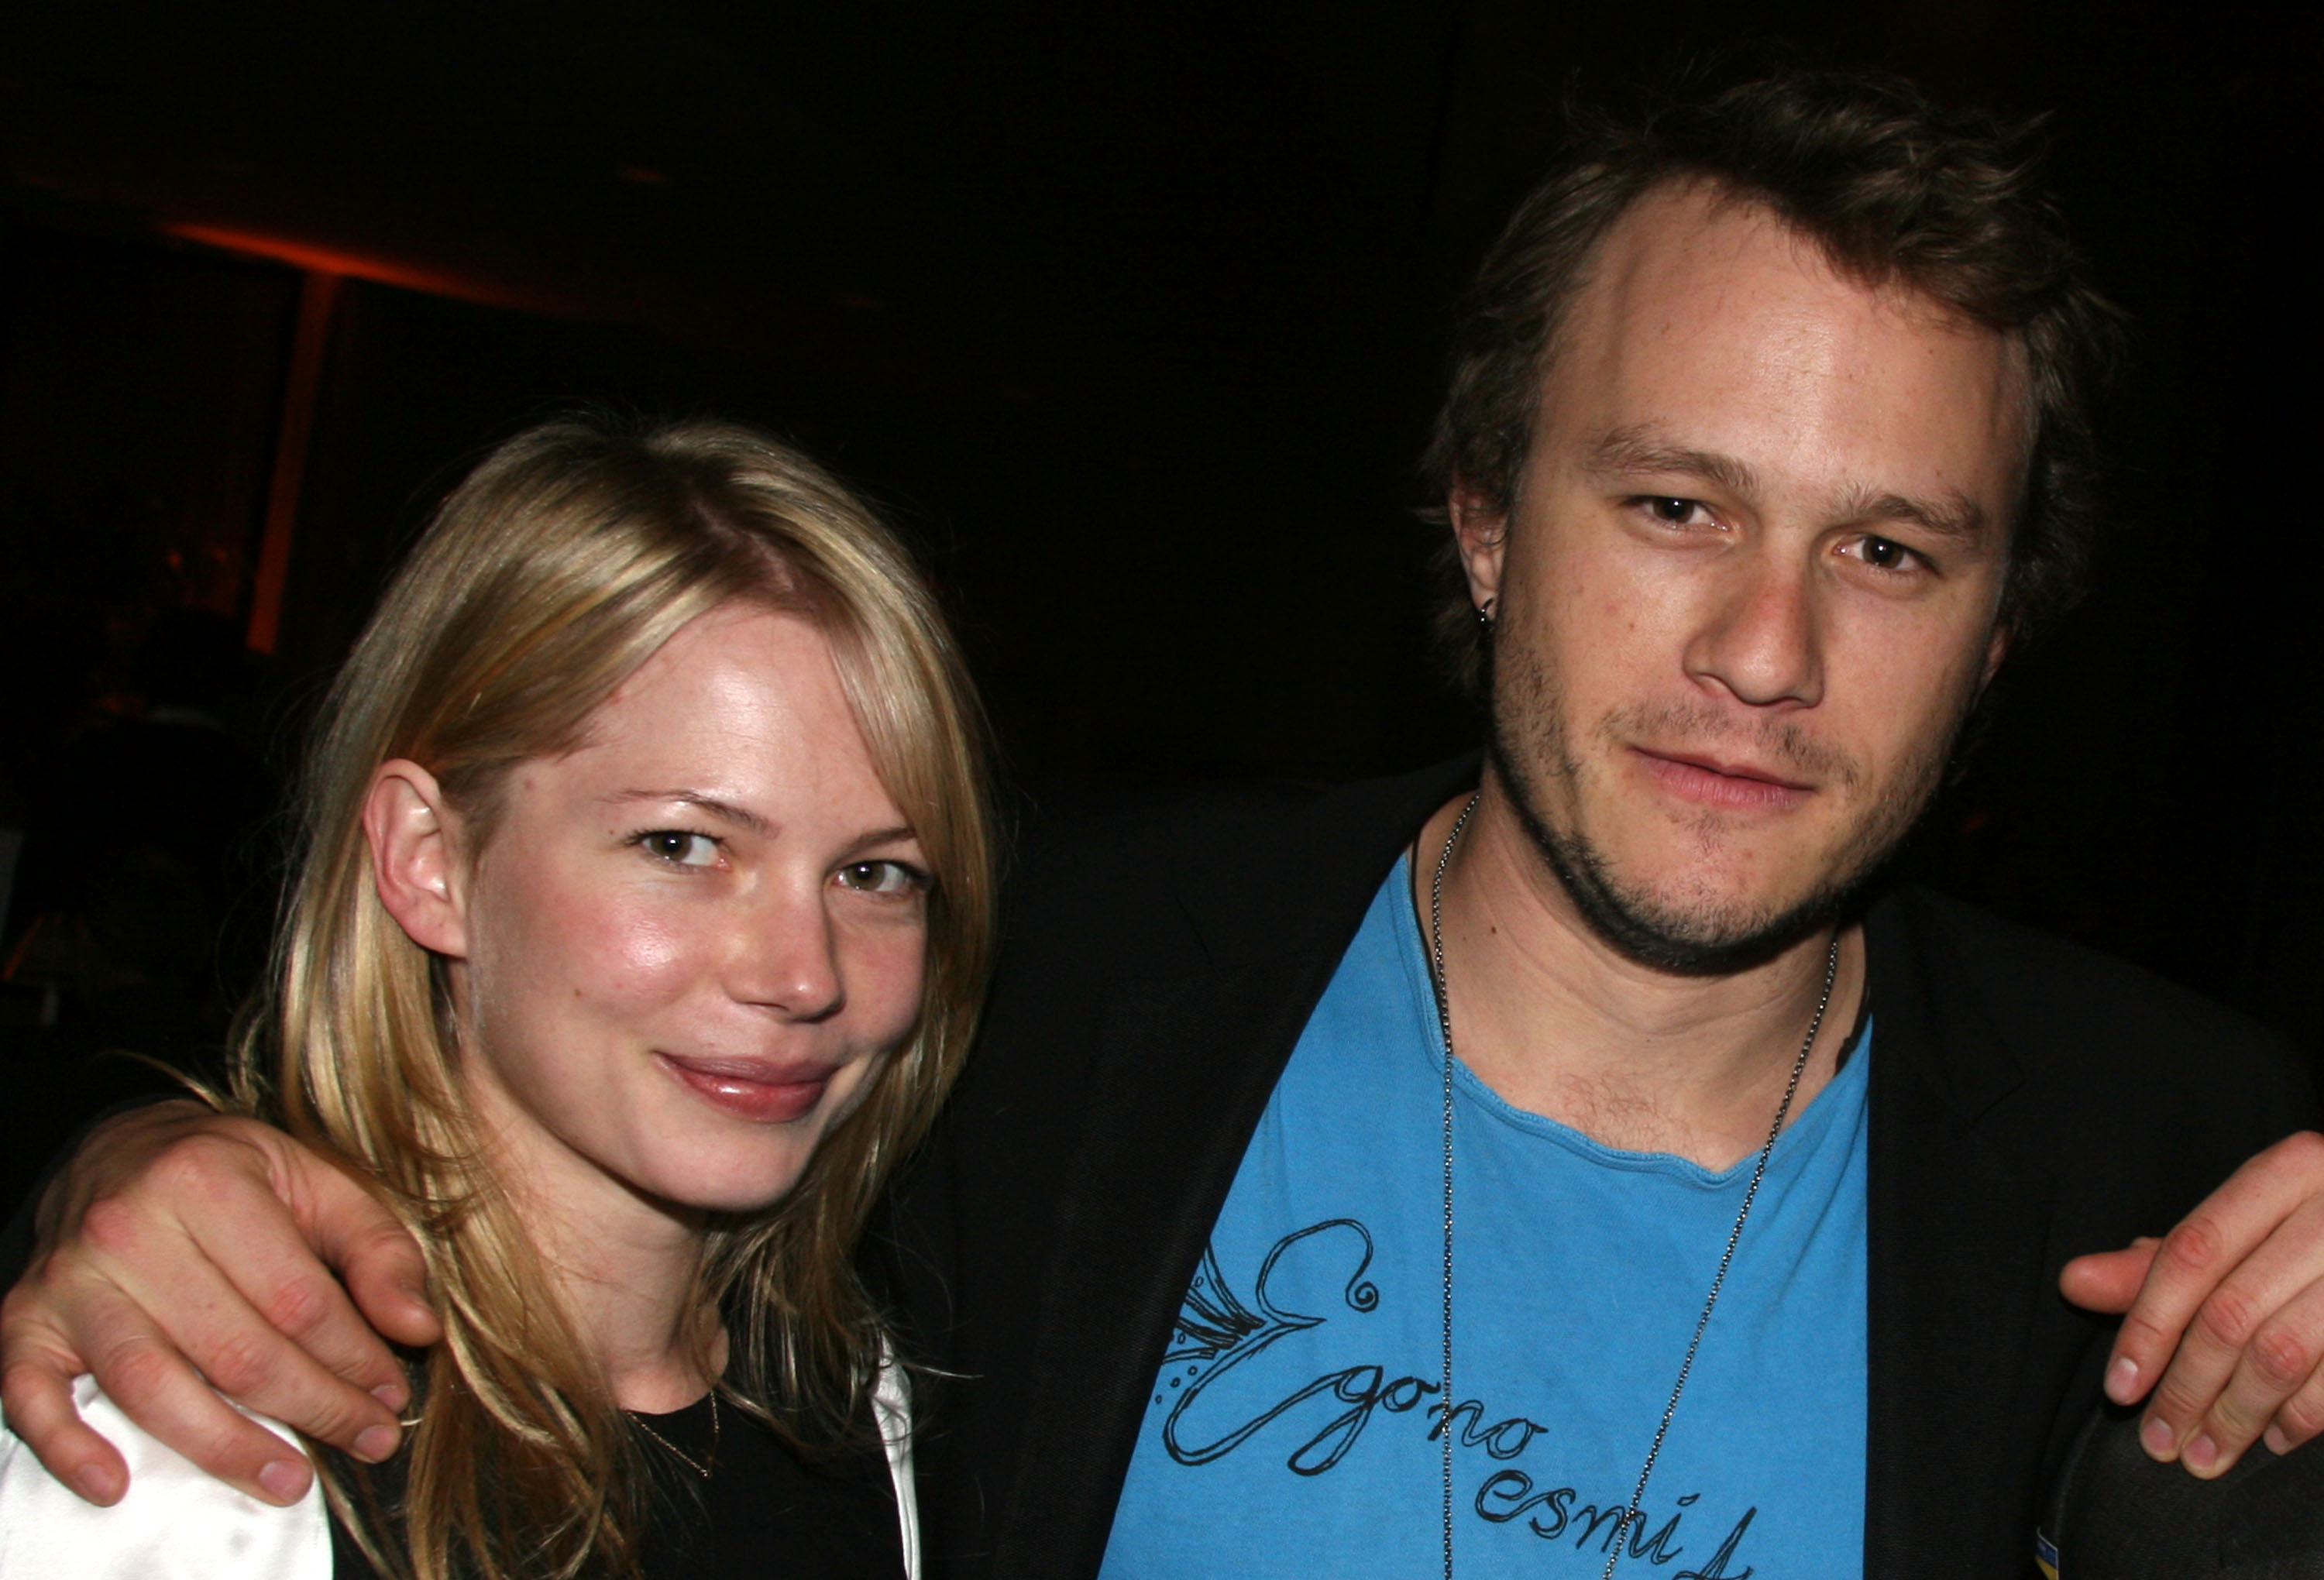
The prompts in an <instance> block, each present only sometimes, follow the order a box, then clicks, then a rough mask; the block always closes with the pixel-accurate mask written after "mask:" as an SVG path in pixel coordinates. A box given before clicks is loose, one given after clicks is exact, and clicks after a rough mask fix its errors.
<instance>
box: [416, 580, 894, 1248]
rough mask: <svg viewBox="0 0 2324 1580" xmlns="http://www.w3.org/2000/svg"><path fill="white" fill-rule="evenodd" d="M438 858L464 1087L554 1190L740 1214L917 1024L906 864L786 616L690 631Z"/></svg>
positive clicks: (786, 1172)
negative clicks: (598, 1183)
mask: <svg viewBox="0 0 2324 1580" xmlns="http://www.w3.org/2000/svg"><path fill="white" fill-rule="evenodd" d="M452 845H453V859H451V860H450V862H449V863H448V868H447V871H448V873H449V877H450V883H451V885H452V886H453V887H454V889H456V890H457V910H458V912H459V920H460V922H461V924H462V925H461V932H462V937H461V939H460V942H462V944H463V945H464V946H465V947H464V948H463V949H462V950H461V951H459V954H458V957H457V959H456V960H454V963H453V966H452V982H453V990H454V1002H455V1005H456V1007H457V1014H458V1016H459V1019H460V1023H461V1027H462V1033H463V1043H464V1054H463V1058H464V1061H465V1062H464V1070H465V1072H466V1079H468V1082H469V1085H470V1089H471V1093H472V1097H473V1098H474V1100H475V1103H476V1106H477V1108H478V1110H479V1112H480V1113H481V1114H482V1115H483V1116H484V1118H485V1119H486V1121H487V1122H488V1123H489V1124H491V1125H493V1126H494V1128H495V1129H496V1131H497V1134H498V1137H499V1140H500V1142H501V1143H502V1144H503V1148H504V1149H506V1152H507V1153H508V1155H509V1160H510V1161H512V1162H515V1163H516V1164H517V1166H518V1167H519V1169H520V1170H521V1171H524V1172H525V1173H526V1174H527V1175H528V1176H529V1177H530V1178H532V1179H533V1180H535V1181H536V1182H538V1183H541V1184H546V1185H549V1187H550V1188H551V1189H555V1188H557V1185H558V1180H559V1179H560V1177H563V1176H567V1175H571V1174H574V1173H575V1172H576V1171H577V1172H579V1173H581V1174H583V1175H588V1174H591V1173H593V1172H594V1173H595V1174H596V1175H599V1176H610V1177H611V1178H612V1179H613V1180H618V1181H620V1182H621V1183H622V1184H625V1185H627V1186H629V1187H631V1188H632V1189H633V1190H636V1191H640V1192H642V1193H644V1194H645V1195H647V1196H649V1197H651V1198H654V1199H659V1200H660V1201H663V1202H668V1203H674V1204H678V1205H681V1206H685V1207H691V1208H718V1209H727V1210H733V1209H747V1208H755V1207H760V1206H763V1205H765V1204H766V1203H768V1202H770V1201H772V1200H774V1199H776V1198H778V1197H779V1196H781V1195H782V1194H783V1193H784V1192H785V1191H787V1190H789V1189H790V1187H791V1185H792V1184H793V1183H794V1182H795V1181H796V1180H798V1176H799V1171H800V1170H801V1169H802V1168H804V1167H805V1166H806V1163H807V1156H808V1154H809V1153H812V1152H813V1151H814V1150H815V1147H816V1143H817V1142H818V1141H819V1140H820V1139H821V1138H822V1137H823V1135H824V1134H825V1132H826V1131H828V1130H829V1129H830V1128H831V1126H832V1125H835V1123H837V1122H838V1121H839V1120H840V1119H841V1118H843V1117H844V1116H845V1115H846V1114H847V1113H848V1112H849V1110H850V1109H852V1108H853V1106H854V1105H855V1103H856V1102H857V1101H858V1100H859V1099H860V1098H862V1095H863V1093H864V1091H865V1089H866V1088H867V1086H868V1085H869V1083H870V1081H871V1079H872V1077H873V1075H874V1074H875V1073H876V1071H877V1070H878V1068H879V1065H880V1062H881V1060H882V1059H883V1058H884V1057H885V1056H886V1055H887V1054H888V1053H889V1052H890V1050H892V1049H893V1048H894V1047H895V1046H896V1045H897V1044H898V1043H899V1042H900V1041H901V1040H902V1039H903V1037H904V1035H905V1033H907V1032H908V1031H909V1030H910V1029H911V1026H912V1024H913V1022H914V1019H915V1017H916V1016H917V1015H918V1010H919V1005H920V993H921V982H922V976H923V970H924V962H925V956H926V949H927V886H928V881H927V868H926V862H925V860H924V859H923V857H922V855H921V853H920V848H919V844H918V841H917V840H916V839H915V838H914V835H913V831H912V830H911V829H909V828H908V827H907V826H905V821H904V818H903V815H902V814H901V813H899V812H898V811H897V809H896V805H895V803H894V802H893V801H892V800H891V799H890V797H889V795H888V792H887V791H886V789H885V788H883V787H882V786H881V783H880V780H879V777H878V776H876V775H875V774H874V773H873V771H872V767H871V756H870V754H869V752H868V751H867V750H866V749H865V747H864V743H863V739H862V733H861V731H860V730H858V729H857V728H856V723H855V719H854V715H853V712H851V711H850V710H849V708H848V706H847V703H846V699H845V697H844V695H843V694H842V693H841V691H840V686H839V677H838V674H837V672H836V670H835V668H834V666H833V662H832V657H831V648H830V644H829V643H828V642H827V641H826V640H825V638H824V636H823V634H822V633H821V632H820V631H818V630H817V629H816V628H815V627H814V626H812V625H810V624H808V623H807V621H805V620H800V619H798V618H796V617H793V616H789V615H781V614H774V613H770V612H767V611H763V610H759V609H752V608H750V607H747V606H742V605H730V606H728V607H726V608H724V609H721V610H718V611H713V612H712V613H710V614H707V615H705V616H703V617H702V618H701V619H699V620H695V621H694V622H693V623H692V624H690V625H688V626H687V627H686V628H685V629H682V630H681V631H679V632H678V635H677V636H676V637H674V638H671V639H670V641H669V643H668V644H667V645H666V646H665V647H664V648H662V649H661V651H659V653H657V654H656V655H655V656H654V657H652V658H651V659H650V660H649V661H648V662H647V663H646V664H645V665H644V666H643V667H641V669H640V670H639V671H638V672H637V674H636V675H633V676H632V677H631V679H630V680H629V681H628V682H626V683H625V684H623V685H622V687H621V688H620V689H619V690H618V691H616V692H615V693H614V694H613V696H612V697H611V698H610V699H608V700H607V701H606V703H604V706H602V707H601V708H600V709H599V710H598V712H597V713H596V715H595V718H594V719H593V720H592V721H591V725H590V729H589V732H588V735H587V738H586V742H585V744H584V745H582V746H581V747H580V748H579V749H577V750H576V751H574V752H572V753H570V754H569V755H567V756H565V757H561V758H543V759H537V760H534V761H530V762H527V763H525V764H523V765H522V766H521V767H518V768H517V769H515V770H514V771H513V772H512V774H511V776H510V777H509V780H508V782H507V784H506V785H505V787H504V791H503V797H502V802H501V807H500V811H499V812H498V813H497V815H496V819H495V822H494V825H493V829H492V831H491V835H490V838H489V839H487V840H486V841H484V843H483V847H482V849H481V850H476V851H473V852H462V851H460V850H458V841H457V838H456V839H455V840H454V841H452ZM464 856H465V857H466V858H467V859H461V858H462V857H464Z"/></svg>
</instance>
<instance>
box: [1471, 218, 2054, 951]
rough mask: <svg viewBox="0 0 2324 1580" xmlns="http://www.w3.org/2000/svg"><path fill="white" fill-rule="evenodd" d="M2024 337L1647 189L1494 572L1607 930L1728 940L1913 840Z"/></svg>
mask: <svg viewBox="0 0 2324 1580" xmlns="http://www.w3.org/2000/svg"><path fill="white" fill-rule="evenodd" d="M2022 383H2023V378H2022V375H2021V373H2020V372H2019V364H2018V359H2017V354H2016V352H2015V348H2014V347H2013V346H2012V345H2011V344H2009V343H2008V342H2007V341H2006V339H2005V338H2004V337H2003V336H2001V335H1997V334H1995V333H1993V332H1991V331H1988V330H1986V329H1983V328H1980V327H1978V326H1973V325H1969V324H1966V323H1963V322H1961V321H1960V320H1959V319H1957V318H1954V317H1950V316H1949V315H1947V314H1946V313H1945V312H1944V310H1943V309H1942V308H1941V307H1940V306H1938V305H1937V304H1935V303H1933V302H1932V301H1930V300H1928V299H1925V298H1923V297H1920V296H1917V295H1915V294H1914V293H1911V292H1908V291H1905V290H1903V289H1878V290H1875V289H1867V288H1866V287H1864V286H1862V285H1860V284H1858V283H1856V282H1854V281H1852V280H1847V279H1844V278H1842V277H1841V276H1840V275H1839V274H1837V273H1835V272H1834V271H1833V270H1832V269H1831V266H1830V265H1829V264H1828V263H1827V262H1825V261H1824V259H1823V257H1822V255H1821V253H1820V252H1819V251H1818V249H1817V248H1816V247H1815V245H1814V244H1813V243H1811V242H1808V241H1806V240H1803V239H1802V238H1800V237H1798V236H1796V235H1794V234H1793V233H1791V232H1789V231H1787V230H1786V229H1785V228H1784V226H1783V225H1782V224H1781V223H1780V222H1779V221H1778V220H1777V219H1776V218H1775V216H1773V215H1772V214H1771V213H1770V212H1769V211H1767V210H1766V209H1764V208H1761V207H1757V206H1754V205H1752V204H1749V203H1748V202H1740V201H1733V200H1727V201H1721V200H1720V199H1719V198H1717V197H1715V196H1714V195H1713V194H1711V193H1710V192H1708V191H1706V190H1704V189H1702V188H1690V187H1678V188H1666V189H1665V190H1663V191H1661V192H1658V193H1655V194H1652V195H1649V196H1648V197H1647V198H1645V199H1643V200H1641V201H1640V202H1639V203H1638V204H1637V206H1636V207H1634V208H1633V209H1632V210H1631V212H1630V213H1629V214H1628V215H1627V216H1625V217H1624V218H1623V219H1622V221H1621V222H1620V223H1619V224H1618V225H1617V226H1616V227H1615V229H1614V230H1613V231H1612V233H1611V234H1609V236H1608V237H1607V239H1606V241H1605V242H1604V243H1603V244H1602V245H1601V247H1600V251H1599V253H1598V254H1597V256H1596V257H1595V259H1594V260H1593V262H1592V266H1591V271H1590V278H1589V280H1588V283H1587V284H1586V285H1585V286H1584V287H1583V289H1582V291H1581V293H1580V294H1579V296H1578V297H1577V299H1575V301H1574V302H1573V304H1572V309H1571V311H1570V312H1569V314H1568V317H1567V319H1566V322H1565V324H1564V326H1563V331H1562V333H1561V336H1560V339H1559V342H1558V345H1557V348H1556V351H1555V354H1554V357H1553V359H1552V366H1551V369H1550V372H1549V373H1548V375H1547V381H1546V383H1545V387H1544V390H1543V398H1542V402H1541V417H1540V419H1539V421H1538V423H1537V424H1536V426H1535V432H1534V435H1533V441H1532V448H1531V451H1530V455H1529V456H1528V460H1527V464H1526V469H1525V472H1524V474H1523V477H1522V481H1521V483H1520V486H1519V492H1518V499H1517V504H1516V506H1515V508H1514V509H1513V510H1512V511H1511V513H1510V516H1509V518H1508V519H1507V520H1505V521H1504V520H1499V519H1493V518H1490V517H1488V516H1485V515H1483V514H1481V513H1480V510H1479V509H1478V506H1477V502H1476V501H1473V500H1471V499H1464V498H1460V497H1456V499H1455V501H1454V517H1455V521H1456V524H1457V526H1458V528H1459V530H1460V532H1461V537H1462V549H1463V553H1464V557H1465V559H1466V562H1467V565H1468V570H1469V574H1470V579H1471V587H1472V591H1473V592H1475V593H1476V595H1477V597H1478V599H1479V600H1480V602H1482V601H1483V600H1485V599H1487V598H1490V599H1491V600H1492V601H1493V602H1492V610H1493V615H1494V620H1495V629H1494V685H1493V699H1492V706H1493V722H1494V735H1495V745H1496V754H1495V766H1496V767H1497V769H1498V771H1499V774H1500V776H1502V777H1503V779H1504V780H1506V781H1507V783H1508V789H1509V790H1510V792H1511V793H1512V795H1513V796H1514V798H1515V800H1516V803H1517V808H1518V810H1519V812H1520V813H1521V814H1522V815H1523V816H1524V818H1525V820H1526V822H1527V823H1528V824H1529V825H1530V827H1531V831H1532V832H1533V834H1534V836H1535V841H1536V842H1537V843H1538V844H1539V845H1540V846H1541V848H1542V850H1543V851H1544V853H1545V856H1546V857H1547V859H1549V861H1550V862H1551V864H1552V866H1553V867H1554V868H1555V869H1556V871H1557V872H1558V875H1559V876H1560V877H1562V878H1563V880H1564V885H1565V887H1566V888H1567V890H1568V891H1569V892H1570V893H1571V894H1572V896H1573V897H1574V899H1575V900H1576V902H1577V903H1578V904H1579V905H1581V906H1582V909H1583V911H1584V913H1585V914H1587V915H1588V916H1589V917H1590V919H1591V921H1592V922H1593V923H1595V924H1596V925H1597V927H1598V928H1599V930H1600V932H1602V933H1604V934H1605V935H1606V936H1608V937H1609V939H1610V940H1611V941H1612V942H1615V943H1616V944H1618V946H1620V947H1622V948H1624V949H1625V950H1626V951H1628V952H1629V953H1631V954H1632V955H1634V956H1636V957H1637V958H1640V959H1643V960H1650V961H1653V962H1655V963H1658V964H1662V965H1665V966H1668V967H1672V968H1674V969H1715V968H1717V967H1718V966H1719V965H1720V964H1721V963H1722V962H1725V961H1729V960H1737V959H1738V958H1743V957H1748V956H1749V955H1751V954H1753V953H1755V952H1757V951H1760V950H1762V949H1764V948H1766V947H1769V946H1772V945H1774V944H1776V943H1778V942H1782V941H1784V940H1787V939H1788V938H1789V937H1790V936H1792V935H1793V933H1794V932H1795V931H1796V930H1797V928H1798V927H1799V926H1801V925H1802V924H1803V923H1804V922H1806V921H1808V920H1809V919H1812V918H1813V917H1816V916H1820V915H1821V914H1823V913H1824V912H1825V911H1826V910H1827V909H1828V908H1829V907H1830V906H1831V905H1833V904H1834V903H1835V902H1836V901H1837V900H1838V898H1839V897H1840V896H1842V895H1843V894H1845V892H1846V891H1847V889H1848V888H1849V886H1851V885H1852V884H1853V883H1855V882H1856V881H1858V879H1860V878H1861V877H1863V876H1864V875H1865V874H1866V873H1867V871H1868V870H1869V869H1870V868H1872V867H1874V866H1875V865H1877V862H1878V861H1879V859H1881V858H1882V857H1883V856H1884V855H1886V852H1887V851H1888V850H1890V849H1892V848H1893V847H1894V846H1895V842H1896V841H1898V840H1899V839H1901V838H1902V837H1903V835H1904V831H1906V829H1908V828H1909V827H1910V826H1911V824H1912V822H1913V820H1914V817H1915V816H1916V815H1917V814H1918V813H1919V812H1920V810H1921V809H1922V807H1923V805H1924V804H1926V803H1927V801H1928V798H1929V796H1930V795H1931V794H1932V792H1933V790H1934V789H1935V787H1936V785H1937V784H1938V782H1939V780H1940V778H1941V774H1942V770H1943V766H1944V762H1945V759H1946V756H1947V753H1948V751H1949V749H1950V744H1951V741H1952V738H1953V736H1954V734H1955V733H1956V731H1957V730H1959V728H1960V722H1961V720H1962V718H1963V717H1964V715H1965V714H1966V713H1967V712H1968V710H1969V704H1970V703H1972V702H1973V701H1974V699H1975V697H1976V694H1977V693H1978V689H1979V687H1980V686H1981V685H1982V684H1984V682H1985V680H1986V679H1987V678H1988V677H1989V676H1990V675H1991V673H1992V669H1993V666H1995V665H1996V664H1997V663H1998V662H1999V660H2000V657H2001V648H2002V640H2001V636H2000V633H1999V632H1998V630H1997V626H1996V620H1995V616H1996V611H1997V607H1998V605H1999V601H2000V595H2001V588H2002V580H2003V575H2004V572H2005V570H2006V552H2007V531H2008V526H2009V519H2010V514H2011V510H2012V508H2013V505H2014V502H2015V499H2016V497H2017V492H2018V486H2019V478H2020V475H2021V472H2022V467H2023V452H2024V431H2025V427H2024V417H2023V415H2022V412H2023V406H2022Z"/></svg>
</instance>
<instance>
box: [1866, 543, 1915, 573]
mask: <svg viewBox="0 0 2324 1580" xmlns="http://www.w3.org/2000/svg"><path fill="white" fill-rule="evenodd" d="M1856 552H1857V556H1858V558H1860V559H1862V560H1863V561H1864V563H1865V564H1866V565H1870V566H1871V567H1872V568H1873V569H1875V570H1878V571H1902V570H1906V569H1909V568H1910V567H1911V565H1912V564H1913V559H1914V555H1913V551H1912V550H1911V549H1909V548H1906V547H1904V545H1903V544H1901V543H1897V542H1895V541H1893V540H1892V539H1889V538H1886V537H1866V538H1863V539H1860V540H1859V541H1858V545H1857V549H1856Z"/></svg>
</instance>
